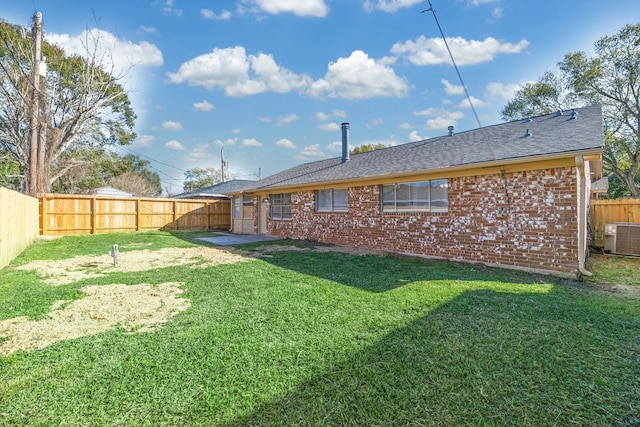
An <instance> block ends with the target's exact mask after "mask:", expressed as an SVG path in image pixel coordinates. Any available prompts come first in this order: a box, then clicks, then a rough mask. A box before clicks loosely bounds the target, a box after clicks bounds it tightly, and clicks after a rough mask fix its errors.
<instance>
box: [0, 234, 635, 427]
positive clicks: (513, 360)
mask: <svg viewBox="0 0 640 427" xmlns="http://www.w3.org/2000/svg"><path fill="white" fill-rule="evenodd" d="M198 235H199V234H198V233H176V234H169V233H164V232H155V233H134V234H112V235H96V236H83V237H66V238H61V239H56V240H52V241H47V242H39V243H37V244H35V245H33V246H31V247H30V248H29V249H28V250H27V251H25V252H24V253H23V254H22V255H21V256H20V257H19V258H18V259H16V260H15V261H14V262H13V263H12V264H11V265H10V266H9V267H7V268H5V269H3V270H0V321H3V320H6V319H11V318H15V317H18V316H27V317H29V318H30V319H32V320H39V319H46V318H47V316H49V314H48V313H49V311H50V307H51V305H52V304H53V303H54V302H55V301H57V300H73V299H78V298H83V297H84V294H83V292H82V291H81V289H82V288H83V287H85V286H88V285H109V284H113V283H124V284H127V285H136V284H140V283H151V284H160V283H165V282H183V283H184V286H183V287H184V289H185V292H184V293H182V294H180V295H179V297H180V298H186V299H188V300H189V301H190V302H191V306H190V308H188V309H187V310H186V311H183V312H181V313H180V314H178V315H176V316H175V317H172V318H171V319H170V320H169V321H168V322H167V323H165V324H164V325H163V326H162V327H160V328H158V329H156V330H154V331H152V332H144V333H133V334H132V333H130V332H129V331H128V330H125V329H124V328H116V329H112V330H110V331H107V332H103V333H100V334H97V335H92V336H86V337H82V338H76V339H69V340H63V341H60V342H58V343H55V344H52V345H50V346H47V347H45V348H43V349H39V350H33V351H18V352H14V353H11V354H9V355H8V356H3V355H0V425H2V426H4V425H8V426H14V425H15V426H24V425H29V426H32V425H33V426H37V425H42V426H49V425H64V426H80V425H82V426H88V425H91V426H98V425H127V426H128V425H135V426H138V425H140V426H147V425H148V426H183V425H185V426H187V425H188V426H191V425H203V426H235V425H242V426H254V425H260V426H263V425H301V426H332V425H334V426H373V425H382V426H425V425H451V426H454V425H455V426H461V425H474V426H475V425H490V426H493V425H509V426H511V425H517V426H547V425H559V426H566V425H580V426H604V425H606V426H633V425H640V296H639V295H638V293H636V292H633V290H634V289H636V288H634V285H636V286H638V283H639V282H640V280H638V279H637V278H639V277H640V274H638V270H637V268H638V266H640V261H638V259H635V261H630V263H633V262H635V268H636V269H635V270H634V267H633V266H631V267H629V268H628V270H627V269H624V270H623V269H618V273H616V272H615V271H616V270H612V271H609V272H606V273H601V272H603V271H605V270H607V268H606V266H607V262H604V261H603V260H601V259H600V258H598V259H597V260H596V261H598V262H592V264H590V265H588V266H589V267H590V268H592V269H593V267H597V269H598V270H597V271H596V270H594V272H595V273H596V274H594V278H591V279H590V281H589V282H588V283H585V284H583V283H578V282H571V281H567V280H560V279H554V278H551V277H545V276H536V275H528V274H525V273H521V272H515V271H503V270H497V269H489V268H485V267H481V266H473V265H464V264H455V263H447V262H434V261H426V260H420V259H411V258H406V257H380V256H374V255H366V256H356V255H348V254H344V253H336V252H315V251H312V250H306V251H302V250H297V251H294V250H284V251H273V252H265V251H264V250H263V249H261V248H260V246H261V245H263V244H252V245H245V246H244V248H243V249H244V250H245V251H247V252H248V253H254V254H255V255H258V256H256V257H255V258H251V259H250V260H249V261H247V262H240V263H234V264H225V265H213V266H206V265H200V266H199V267H201V268H191V266H173V267H167V268H158V267H157V266H151V265H150V267H149V269H148V270H146V271H138V272H132V273H125V272H116V273H110V274H106V275H105V276H103V277H99V278H92V279H85V280H81V281H79V282H75V283H71V284H66V285H61V286H51V285H49V284H46V283H45V282H44V281H43V278H41V277H40V276H38V275H37V274H36V273H35V272H33V271H23V270H19V269H18V267H19V266H20V265H24V264H26V263H28V262H32V261H34V260H42V259H50V260H52V261H51V262H52V263H55V260H62V259H65V258H71V257H73V256H76V255H80V254H83V255H86V254H94V255H100V254H105V253H106V252H107V251H108V250H109V248H110V246H111V244H112V243H116V242H117V243H119V244H120V246H121V248H122V247H124V248H126V247H131V248H135V247H136V245H140V246H144V247H145V248H148V249H151V250H154V251H155V250H159V249H161V248H189V247H194V246H195V244H194V243H193V238H194V237H197V236H198ZM268 244H269V245H282V244H283V242H270V243H268ZM284 244H286V245H292V244H296V245H297V246H299V247H300V248H299V249H309V248H310V247H311V245H309V244H308V243H300V242H298V243H295V242H293V243H292V242H284ZM127 245H128V246H127ZM222 249H223V250H224V248H222ZM131 250H133V249H131ZM126 256H127V250H125V249H121V257H126ZM612 259H613V258H612ZM625 260H626V259H625ZM632 260H634V259H632ZM625 262H626V261H625ZM599 274H603V276H602V280H600V279H598V277H600V276H598V275H599ZM616 274H617V275H618V276H616ZM605 278H606V280H605ZM634 278H635V279H634ZM616 281H619V284H623V285H626V288H625V289H626V290H627V291H625V292H620V291H616V290H615V289H613V287H612V286H611V285H612V284H615V283H616ZM629 289H631V290H629ZM6 339H7V338H4V339H3V338H1V337H0V343H2V341H3V340H6Z"/></svg>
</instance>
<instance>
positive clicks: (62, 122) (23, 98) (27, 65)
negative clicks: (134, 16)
mask: <svg viewBox="0 0 640 427" xmlns="http://www.w3.org/2000/svg"><path fill="white" fill-rule="evenodd" d="M23 34H28V30H25V29H23V28H21V27H18V26H15V25H11V24H9V23H7V22H0V152H4V153H8V154H9V155H11V156H12V157H13V159H14V160H15V161H16V162H17V163H18V165H19V168H20V189H21V191H23V192H27V189H28V188H30V168H31V167H32V166H31V165H33V164H34V163H31V162H30V160H31V159H32V157H33V156H32V155H31V148H32V145H33V144H32V143H31V138H30V137H31V135H32V133H33V132H38V134H39V140H40V141H41V143H39V145H40V146H39V147H38V151H39V154H38V156H39V161H38V162H37V169H38V170H37V174H36V175H37V176H38V181H39V184H40V185H39V188H38V189H37V190H38V192H50V191H51V189H52V187H53V184H54V183H55V182H56V181H57V180H59V179H60V178H61V177H62V176H64V175H65V174H66V173H69V172H70V171H72V170H74V169H78V168H81V167H84V166H87V161H86V160H85V159H83V158H78V157H74V156H73V152H74V149H75V148H76V147H93V148H97V149H103V148H104V147H106V146H109V145H116V144H128V143H129V142H130V140H131V139H132V138H134V137H135V134H134V132H133V126H134V121H135V114H134V112H133V110H132V108H131V104H130V101H129V98H128V96H127V94H126V92H125V91H124V89H123V87H122V86H121V85H120V84H119V80H120V78H119V77H114V76H113V75H112V74H111V73H110V72H108V71H106V70H105V69H104V68H103V67H104V64H105V62H104V61H103V59H104V57H103V56H101V55H100V54H99V53H98V52H99V51H98V44H99V40H86V44H85V47H86V48H87V52H86V55H85V56H84V57H80V56H69V55H66V54H65V52H64V51H63V50H62V49H60V48H59V47H56V46H52V45H50V44H48V43H46V42H45V43H43V44H42V52H43V55H44V56H46V58H47V64H48V68H49V72H48V73H47V75H46V77H44V78H41V90H40V91H37V90H34V88H35V85H34V82H33V77H32V70H33V67H34V58H33V56H34V55H33V44H34V41H33V40H32V39H31V38H28V37H23ZM91 46H93V48H91ZM36 97H38V98H39V99H38V101H39V102H38V104H39V105H40V107H41V108H40V109H39V110H38V111H36V112H35V114H37V115H38V117H39V119H38V122H39V126H37V127H35V128H34V127H33V126H32V123H31V120H30V118H31V114H32V113H33V112H34V111H33V108H32V106H33V105H35V104H36V102H35V100H36Z"/></svg>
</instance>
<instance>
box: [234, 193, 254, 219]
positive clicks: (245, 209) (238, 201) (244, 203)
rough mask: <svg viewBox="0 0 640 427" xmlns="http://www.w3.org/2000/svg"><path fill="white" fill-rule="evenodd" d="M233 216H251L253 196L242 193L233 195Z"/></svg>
mask: <svg viewBox="0 0 640 427" xmlns="http://www.w3.org/2000/svg"><path fill="white" fill-rule="evenodd" d="M233 217H234V218H236V219H242V218H244V219H251V218H253V196H251V195H248V196H247V195H242V196H234V197H233Z"/></svg>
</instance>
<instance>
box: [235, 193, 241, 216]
mask: <svg viewBox="0 0 640 427" xmlns="http://www.w3.org/2000/svg"><path fill="white" fill-rule="evenodd" d="M233 217H234V218H242V217H241V216H240V197H238V196H233Z"/></svg>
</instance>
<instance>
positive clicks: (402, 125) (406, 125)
mask: <svg viewBox="0 0 640 427" xmlns="http://www.w3.org/2000/svg"><path fill="white" fill-rule="evenodd" d="M398 127H399V128H400V129H403V130H411V129H413V126H411V124H409V123H407V122H404V123H400V124H399V125H398Z"/></svg>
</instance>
